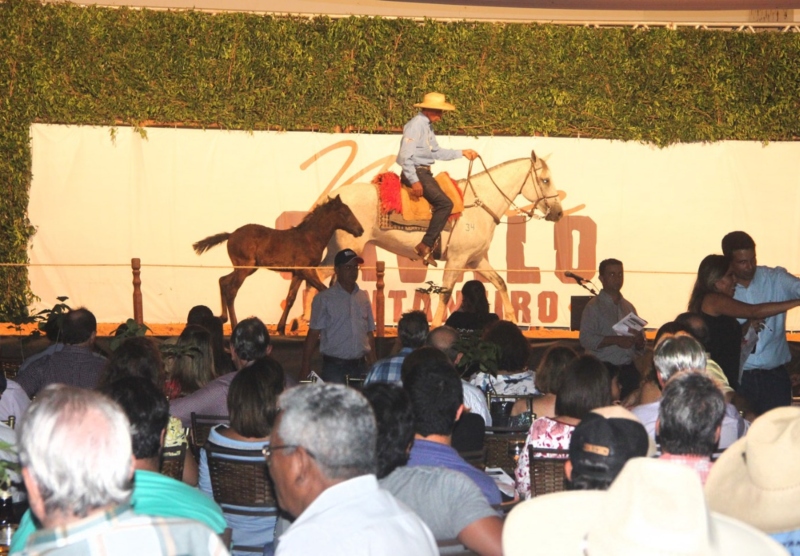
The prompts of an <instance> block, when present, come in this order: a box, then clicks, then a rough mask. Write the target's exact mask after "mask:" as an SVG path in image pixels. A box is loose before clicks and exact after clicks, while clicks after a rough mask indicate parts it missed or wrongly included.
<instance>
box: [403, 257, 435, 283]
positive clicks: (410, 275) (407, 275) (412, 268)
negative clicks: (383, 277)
mask: <svg viewBox="0 0 800 556" xmlns="http://www.w3.org/2000/svg"><path fill="white" fill-rule="evenodd" d="M397 270H398V272H399V273H400V281H401V282H402V283H404V284H423V283H424V282H425V278H426V277H427V276H428V267H427V266H426V265H425V263H423V262H422V260H421V259H419V260H416V261H412V260H411V259H409V258H408V257H403V256H402V255H397Z"/></svg>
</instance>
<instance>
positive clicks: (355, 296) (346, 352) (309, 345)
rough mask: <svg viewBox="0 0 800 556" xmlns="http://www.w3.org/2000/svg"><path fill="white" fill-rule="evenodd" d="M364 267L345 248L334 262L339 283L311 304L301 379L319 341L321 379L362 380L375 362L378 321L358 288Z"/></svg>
mask: <svg viewBox="0 0 800 556" xmlns="http://www.w3.org/2000/svg"><path fill="white" fill-rule="evenodd" d="M361 264H364V259H362V258H361V257H359V256H358V255H357V254H356V252H355V251H353V250H352V249H342V250H341V251H339V252H338V253H336V258H335V259H334V261H333V265H334V269H335V272H336V283H335V284H334V285H333V286H331V287H330V288H328V289H327V290H325V291H324V292H320V293H319V294H317V295H316V296H315V297H314V301H312V302H311V322H309V324H308V334H307V335H306V342H305V344H304V345H303V363H302V366H301V367H300V380H305V379H306V378H307V377H308V375H309V373H310V372H311V356H312V354H313V353H314V349H315V348H316V347H317V342H320V347H319V351H320V353H321V354H322V372H321V376H322V380H324V381H325V382H338V383H340V384H344V383H345V377H346V376H348V375H349V376H350V377H351V378H360V377H363V376H364V375H365V374H366V373H367V369H369V367H370V366H371V365H372V364H373V363H375V336H374V334H373V332H374V331H375V318H374V317H373V315H372V304H371V303H370V302H369V296H368V295H367V292H365V291H364V290H362V289H361V288H359V287H358V284H357V283H356V281H357V280H358V266H359V265H361Z"/></svg>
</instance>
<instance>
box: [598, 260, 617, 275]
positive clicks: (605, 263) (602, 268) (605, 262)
mask: <svg viewBox="0 0 800 556" xmlns="http://www.w3.org/2000/svg"><path fill="white" fill-rule="evenodd" d="M614 265H617V266H622V261H620V260H617V259H605V260H603V261H600V267H599V268H598V274H599V275H600V276H602V275H603V274H604V273H605V271H606V268H607V267H609V266H614Z"/></svg>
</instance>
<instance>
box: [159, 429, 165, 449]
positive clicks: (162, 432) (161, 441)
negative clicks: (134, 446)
mask: <svg viewBox="0 0 800 556" xmlns="http://www.w3.org/2000/svg"><path fill="white" fill-rule="evenodd" d="M166 437H167V429H166V428H163V429H161V440H159V446H161V447H162V448H163V447H164V439H165V438H166Z"/></svg>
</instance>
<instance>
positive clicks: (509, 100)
mask: <svg viewBox="0 0 800 556" xmlns="http://www.w3.org/2000/svg"><path fill="white" fill-rule="evenodd" d="M0 53H2V54H0V263H20V264H22V263H25V262H27V244H28V241H29V239H30V237H31V236H32V235H33V232H34V230H33V229H32V228H31V226H30V223H29V222H28V220H27V217H26V210H27V205H28V193H27V191H28V187H29V184H30V166H31V159H30V156H31V155H30V146H29V137H28V128H29V126H30V124H31V123H32V122H34V121H36V122H46V123H64V124H77V125H109V126H117V125H130V126H133V127H134V128H136V129H138V130H141V131H142V132H143V133H144V132H145V131H146V128H147V126H151V125H157V124H166V125H183V126H188V127H200V128H205V127H219V128H223V129H245V130H262V129H282V130H309V129H319V130H322V131H333V130H334V129H337V128H339V129H346V128H348V127H349V128H351V129H355V130H359V131H364V132H383V131H393V130H394V131H399V130H400V129H401V128H402V126H403V124H404V123H405V121H406V120H408V118H409V117H410V116H411V115H412V114H413V113H414V108H413V107H412V105H413V103H415V102H418V101H419V100H420V99H421V98H422V96H423V95H424V94H425V93H426V92H429V91H431V90H437V91H441V92H443V93H445V94H446V95H447V97H448V99H450V100H452V101H453V102H454V103H455V104H456V105H457V106H458V110H457V111H456V112H455V113H453V114H450V115H449V116H448V117H447V118H446V119H445V120H444V121H443V122H442V123H441V124H440V128H439V131H440V132H441V133H443V134H468V135H491V134H504V135H520V136H527V135H533V134H544V135H550V136H563V137H577V136H580V137H588V138H604V139H617V140H624V141H644V142H649V143H653V144H655V145H658V146H666V145H670V144H673V143H676V142H695V141H720V140H728V139H730V140H758V141H779V140H795V139H796V138H797V137H798V135H800V119H798V117H797V99H798V98H800V64H797V60H798V59H800V35H798V34H797V33H738V32H728V31H705V30H696V29H680V30H677V31H674V30H669V29H664V28H657V29H632V28H602V29H593V28H588V27H576V26H556V25H540V24H522V23H475V22H464V21H460V22H439V21H423V22H417V21H412V20H404V19H381V18H366V17H362V18H358V17H350V18H344V19H330V18H326V17H319V18H313V19H307V18H295V17H286V18H282V17H271V16H260V15H254V14H242V13H219V14H209V13H201V12H194V11H150V10H139V9H130V8H119V9H109V8H99V7H96V6H90V7H80V6H78V5H75V4H72V3H66V2H64V3H46V4H40V3H38V2H36V1H34V0H6V2H2V3H0ZM112 133H113V132H112ZM32 295H33V294H32V292H30V290H29V288H28V283H27V273H26V270H25V269H24V267H10V266H0V313H5V314H25V311H26V307H27V306H28V304H29V303H30V301H31V299H32Z"/></svg>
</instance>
